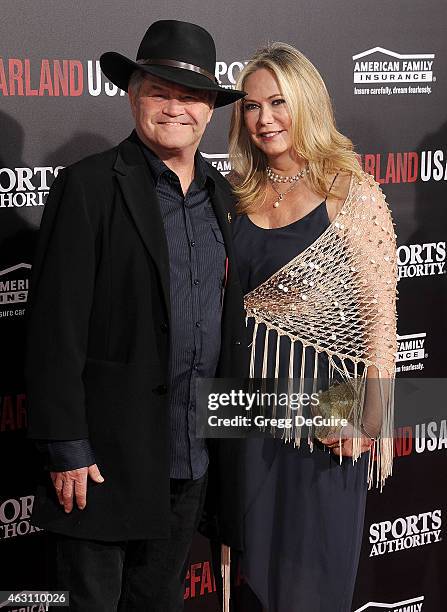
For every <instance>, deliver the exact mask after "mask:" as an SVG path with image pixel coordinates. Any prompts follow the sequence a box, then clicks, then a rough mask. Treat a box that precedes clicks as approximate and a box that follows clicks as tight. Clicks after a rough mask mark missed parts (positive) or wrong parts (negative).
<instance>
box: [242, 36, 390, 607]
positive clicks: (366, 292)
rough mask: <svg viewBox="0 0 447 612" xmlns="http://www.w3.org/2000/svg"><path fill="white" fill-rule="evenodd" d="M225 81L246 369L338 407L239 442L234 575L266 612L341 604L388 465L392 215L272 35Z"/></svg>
mask: <svg viewBox="0 0 447 612" xmlns="http://www.w3.org/2000/svg"><path fill="white" fill-rule="evenodd" d="M236 87H237V89H241V90H244V91H246V92H247V96H246V97H245V98H244V99H243V100H241V101H240V102H238V103H237V104H236V105H235V107H234V109H233V116H232V122H231V130H230V151H231V159H232V164H233V171H232V173H231V175H230V181H231V182H232V184H233V187H234V191H235V193H236V195H237V198H238V201H239V204H238V210H239V215H238V216H237V217H236V219H235V220H234V222H233V231H234V245H235V251H236V257H237V261H238V267H239V274H240V278H241V282H242V287H243V290H244V293H245V306H246V311H247V320H248V331H249V335H250V336H251V351H252V355H251V366H250V376H251V377H256V378H260V377H262V378H275V379H276V378H288V379H293V381H294V383H293V384H294V385H295V388H298V389H300V390H301V391H302V390H303V389H305V388H306V385H308V383H307V382H306V380H309V379H310V380H312V381H314V382H313V383H312V385H313V388H314V389H315V387H316V386H318V388H319V389H320V388H321V389H326V390H327V389H329V391H331V390H334V389H335V390H336V391H335V393H334V395H331V396H330V398H329V400H328V401H326V413H328V411H329V412H332V413H334V414H335V415H337V414H338V416H340V415H341V413H342V412H343V410H342V409H341V408H340V406H341V407H343V406H344V407H345V416H347V417H348V420H349V425H348V426H346V427H344V428H340V427H339V428H333V429H330V428H329V429H326V430H318V428H316V427H311V428H309V429H307V430H304V429H300V428H299V427H295V428H294V429H292V430H289V431H286V432H284V434H283V435H282V438H283V439H277V438H275V439H264V440H249V441H247V442H246V444H245V461H244V474H245V480H246V482H245V493H244V496H245V499H244V507H245V514H244V517H243V522H244V532H245V550H244V552H243V555H242V560H241V561H242V572H243V574H244V575H245V577H246V579H247V581H248V584H249V586H250V587H251V590H252V591H253V592H254V594H255V595H256V597H257V599H258V600H259V602H260V604H261V605H262V606H263V608H265V609H267V610H268V612H298V611H299V612H329V611H330V612H347V611H348V610H350V609H351V608H350V606H351V601H352V596H353V591H354V585H355V577H356V571H357V565H358V560H359V554H360V547H361V541H362V531H363V520H364V509H365V499H366V491H367V486H368V484H367V483H368V481H369V482H370V484H371V483H372V482H373V480H374V481H375V482H376V483H377V484H379V485H380V486H382V485H383V483H384V480H385V479H386V477H387V476H388V475H389V474H390V473H391V465H392V384H391V382H389V381H392V379H393V376H394V370H395V368H394V359H395V355H394V354H395V351H396V310H395V296H396V266H395V263H396V262H395V236H394V229H393V224H392V221H391V216H390V213H389V210H388V208H387V205H386V202H385V200H384V196H383V194H382V192H381V190H380V188H379V187H378V185H377V184H376V183H375V182H374V180H373V179H372V177H370V176H368V175H366V174H364V173H363V172H362V170H361V168H360V166H359V163H358V160H357V157H356V154H355V153H354V151H353V146H352V143H351V142H350V140H349V139H348V138H346V137H345V136H343V135H342V134H340V132H338V131H337V129H336V126H335V121H334V116H333V111H332V106H331V102H330V98H329V95H328V93H327V90H326V87H325V85H324V82H323V80H322V78H321V76H320V74H319V73H318V71H317V70H316V68H315V67H314V66H313V65H312V63H311V62H310V61H309V60H308V59H307V58H306V57H304V56H303V55H302V54H301V53H300V52H299V51H297V50H296V49H295V48H293V47H291V46H290V45H287V44H283V43H275V44H272V45H271V46H269V47H268V48H265V49H262V50H260V51H259V52H257V53H256V55H255V56H254V57H253V58H252V60H251V61H250V62H249V63H248V65H247V66H246V68H245V69H244V71H243V72H242V73H241V75H240V78H239V80H238V83H237V85H236ZM373 381H374V382H375V383H377V385H376V386H374V385H372V382H373ZM387 381H388V382H387ZM357 383H361V384H360V386H359V385H357ZM366 383H368V385H367V389H368V392H367V393H365V391H364V389H365V386H366ZM370 383H371V384H370ZM376 388H378V389H379V391H380V393H378V392H375V389H376ZM346 389H348V391H349V392H348V395H347V396H346V393H347V392H346ZM349 393H351V395H349ZM337 394H338V395H337ZM346 397H348V398H350V399H349V401H348V405H349V409H348V410H347V411H346ZM326 400H327V398H326ZM343 402H344V403H343ZM328 406H329V408H328ZM337 410H338V412H337ZM279 437H280V438H281V435H280V436H279ZM287 442H290V443H289V444H287ZM368 459H369V461H368Z"/></svg>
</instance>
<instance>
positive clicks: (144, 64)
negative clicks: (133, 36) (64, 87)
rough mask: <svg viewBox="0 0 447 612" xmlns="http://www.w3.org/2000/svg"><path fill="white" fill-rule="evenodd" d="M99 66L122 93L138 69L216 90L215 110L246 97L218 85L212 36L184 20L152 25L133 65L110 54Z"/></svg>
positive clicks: (116, 54) (241, 93) (125, 58)
mask: <svg viewBox="0 0 447 612" xmlns="http://www.w3.org/2000/svg"><path fill="white" fill-rule="evenodd" d="M138 60H140V61H141V63H140V61H138ZM100 64H101V68H102V71H103V72H104V74H105V75H106V77H107V78H108V79H110V81H112V83H114V84H115V85H118V87H119V88H120V89H123V90H124V91H127V87H128V84H129V78H130V75H131V74H132V72H133V71H134V70H136V69H141V70H143V71H144V72H147V73H148V74H152V75H154V76H156V77H159V78H161V79H165V80H166V81H172V82H173V83H177V84H178V85H184V86H185V87H191V88H192V89H201V90H205V91H215V92H216V93H217V98H216V102H215V104H214V106H215V107H217V106H225V105H226V104H231V103H232V102H236V100H239V99H240V98H243V97H244V96H245V92H243V91H239V90H235V89H224V88H223V87H220V86H219V84H218V81H217V79H216V78H215V76H214V72H215V67H216V47H215V44H214V40H213V39H212V37H211V34H209V32H207V31H206V30H205V29H204V28H201V27H200V26H198V25H195V24H193V23H187V22H185V21H173V20H163V21H156V22H155V23H153V24H152V25H151V26H150V27H149V28H148V30H147V32H146V34H145V35H144V36H143V40H142V41H141V44H140V47H139V49H138V53H137V61H136V62H134V61H132V60H131V59H128V58H127V57H125V56H124V55H121V53H116V52H115V51H109V52H108V53H103V55H101V58H100Z"/></svg>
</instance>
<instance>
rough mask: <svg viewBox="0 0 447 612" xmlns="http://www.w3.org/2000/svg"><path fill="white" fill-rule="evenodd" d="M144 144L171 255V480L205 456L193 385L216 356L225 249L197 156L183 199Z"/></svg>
mask: <svg viewBox="0 0 447 612" xmlns="http://www.w3.org/2000/svg"><path fill="white" fill-rule="evenodd" d="M142 146H143V151H144V154H145V156H146V159H147V161H148V163H149V167H150V170H151V173H152V176H153V179H154V182H155V188H156V192H157V196H158V201H159V204H160V211H161V216H162V219H163V223H164V227H165V232H166V238H167V243H168V251H169V270H170V301H171V328H170V339H171V363H170V403H169V409H170V417H171V478H193V479H197V478H200V477H201V476H203V474H204V473H205V471H206V469H207V467H208V453H207V449H206V442H205V440H204V439H198V438H196V435H195V431H196V406H195V388H196V381H197V378H198V377H213V376H214V375H215V372H216V367H217V362H218V359H219V353H220V333H221V313H222V299H223V291H224V277H225V258H226V251H225V246H224V242H223V238H222V234H221V231H220V229H219V225H218V223H217V219H216V216H215V214H214V210H213V207H212V204H211V199H210V192H211V193H212V190H213V189H214V182H213V179H212V178H211V176H210V175H209V172H208V164H207V163H206V162H205V161H204V159H203V158H202V157H201V155H200V154H199V153H197V154H196V157H195V175H194V180H193V182H192V183H191V185H190V187H189V189H188V191H187V193H186V194H185V195H184V194H183V192H182V188H181V185H180V181H179V179H178V177H177V175H176V174H175V173H174V172H172V170H170V169H169V168H168V167H167V166H166V165H165V164H164V163H163V162H162V161H161V160H160V159H159V158H158V157H157V156H156V155H154V153H152V151H150V150H149V149H148V148H147V147H145V146H144V145H142Z"/></svg>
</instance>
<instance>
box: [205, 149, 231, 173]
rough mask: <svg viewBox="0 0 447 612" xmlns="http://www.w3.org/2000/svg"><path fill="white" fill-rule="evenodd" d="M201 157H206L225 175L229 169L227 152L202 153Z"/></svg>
mask: <svg viewBox="0 0 447 612" xmlns="http://www.w3.org/2000/svg"><path fill="white" fill-rule="evenodd" d="M202 157H204V158H205V159H206V161H207V162H209V163H210V164H211V165H212V166H213V167H214V168H216V170H218V171H219V172H220V173H221V174H222V175H223V176H226V175H227V174H228V173H229V172H230V170H231V164H230V160H229V159H228V153H202Z"/></svg>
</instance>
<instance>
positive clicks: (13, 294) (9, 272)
mask: <svg viewBox="0 0 447 612" xmlns="http://www.w3.org/2000/svg"><path fill="white" fill-rule="evenodd" d="M30 270H31V266H30V264H27V263H20V264H17V265H16V266H12V267H11V268H6V269H5V270H0V318H6V317H14V316H22V315H23V314H25V309H24V306H25V304H26V301H27V299H28V287H29V276H30Z"/></svg>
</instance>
